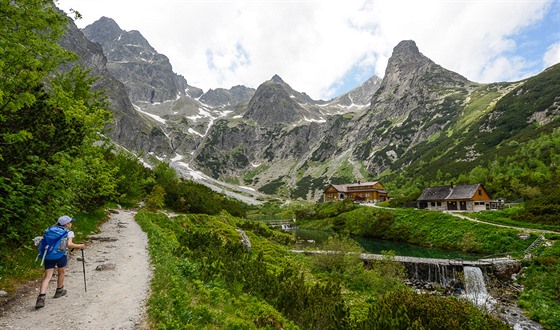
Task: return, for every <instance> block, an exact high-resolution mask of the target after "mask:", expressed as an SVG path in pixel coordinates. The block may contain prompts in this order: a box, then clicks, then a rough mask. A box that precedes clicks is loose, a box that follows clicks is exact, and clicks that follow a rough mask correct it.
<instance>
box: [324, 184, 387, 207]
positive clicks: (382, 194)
mask: <svg viewBox="0 0 560 330" xmlns="http://www.w3.org/2000/svg"><path fill="white" fill-rule="evenodd" d="M348 198H351V199H353V200H354V201H356V202H360V203H362V202H363V203H377V202H382V201H385V200H387V191H385V187H384V186H383V184H381V182H379V181H373V182H358V183H347V184H330V185H329V186H328V187H327V188H326V189H325V192H324V201H325V202H332V201H342V200H345V199H348Z"/></svg>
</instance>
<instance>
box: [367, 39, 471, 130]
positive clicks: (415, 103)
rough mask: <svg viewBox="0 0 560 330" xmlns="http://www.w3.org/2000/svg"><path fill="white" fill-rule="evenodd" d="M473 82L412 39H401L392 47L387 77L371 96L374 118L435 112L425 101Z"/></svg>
mask: <svg viewBox="0 0 560 330" xmlns="http://www.w3.org/2000/svg"><path fill="white" fill-rule="evenodd" d="M469 84H470V82H469V81H468V80H467V79H466V78H464V77H463V76H461V75H459V74H457V73H455V72H452V71H449V70H446V69H444V68H442V67H441V66H439V65H437V64H435V63H434V62H432V60H430V59H429V58H427V57H426V56H424V55H423V54H422V53H420V51H419V50H418V47H417V46H416V43H414V41H412V40H406V41H401V42H400V43H399V44H398V45H397V46H395V48H394V49H393V54H392V55H391V57H390V59H389V62H388V64H387V68H386V70H385V77H384V78H383V82H382V83H381V86H380V87H379V89H378V91H377V93H376V94H375V95H374V96H373V98H372V99H371V108H372V112H373V113H374V115H373V116H372V120H374V121H376V122H381V121H383V120H385V119H387V118H398V117H402V116H406V117H408V116H409V115H412V116H413V117H415V118H418V119H422V115H423V114H424V113H427V112H432V111H431V110H436V111H437V110H438V109H432V108H431V107H430V104H429V103H427V102H426V101H430V100H434V99H437V98H439V97H440V96H441V91H442V90H445V91H446V92H448V93H453V92H459V91H466V89H465V87H466V86H467V85H469Z"/></svg>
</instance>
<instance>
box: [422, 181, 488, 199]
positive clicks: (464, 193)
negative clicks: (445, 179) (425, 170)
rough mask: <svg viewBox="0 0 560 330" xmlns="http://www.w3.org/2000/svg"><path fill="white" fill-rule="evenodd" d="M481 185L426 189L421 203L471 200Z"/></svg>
mask: <svg viewBox="0 0 560 330" xmlns="http://www.w3.org/2000/svg"><path fill="white" fill-rule="evenodd" d="M480 186H481V184H479V183H477V184H462V185H456V186H451V185H449V186H436V187H428V188H426V189H424V191H423V192H422V195H420V197H418V200H419V201H436V200H453V199H469V198H471V197H473V196H474V194H475V193H476V192H477V190H478V188H479V187H480Z"/></svg>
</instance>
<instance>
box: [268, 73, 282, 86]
mask: <svg viewBox="0 0 560 330" xmlns="http://www.w3.org/2000/svg"><path fill="white" fill-rule="evenodd" d="M270 81H272V82H275V83H277V84H285V82H284V80H282V78H280V76H279V75H277V74H275V75H274V76H272V78H271V79H270Z"/></svg>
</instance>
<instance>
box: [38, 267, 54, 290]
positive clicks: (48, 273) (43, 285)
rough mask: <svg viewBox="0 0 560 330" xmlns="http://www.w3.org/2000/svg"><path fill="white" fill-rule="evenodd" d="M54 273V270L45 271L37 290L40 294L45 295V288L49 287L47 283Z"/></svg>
mask: <svg viewBox="0 0 560 330" xmlns="http://www.w3.org/2000/svg"><path fill="white" fill-rule="evenodd" d="M53 273H54V268H48V269H45V275H44V276H43V281H42V282H41V289H40V290H39V293H40V294H46V293H47V288H48V287H49V282H50V281H51V278H52V276H53Z"/></svg>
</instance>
